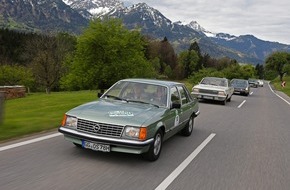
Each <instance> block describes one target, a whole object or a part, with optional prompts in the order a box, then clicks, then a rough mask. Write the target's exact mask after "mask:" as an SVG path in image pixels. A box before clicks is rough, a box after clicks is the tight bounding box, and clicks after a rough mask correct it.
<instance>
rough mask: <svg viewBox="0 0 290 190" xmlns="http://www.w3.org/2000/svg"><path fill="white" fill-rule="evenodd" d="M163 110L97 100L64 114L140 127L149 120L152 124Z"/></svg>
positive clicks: (150, 106) (149, 106)
mask: <svg viewBox="0 0 290 190" xmlns="http://www.w3.org/2000/svg"><path fill="white" fill-rule="evenodd" d="M165 110H166V109H165V108H162V107H160V108H158V107H156V106H154V105H150V104H142V103H133V102H125V101H118V100H105V99H99V101H94V102H90V103H86V104H83V105H81V106H78V107H76V108H74V109H72V110H70V111H68V112H67V113H66V114H67V115H71V116H75V117H77V118H80V119H85V120H90V121H95V122H100V123H110V124H115V125H133V126H141V125H142V124H144V123H145V122H146V121H147V120H149V119H151V120H152V122H154V120H156V118H159V117H158V116H159V115H162V114H163V113H164V111H165ZM154 118H155V119H154Z"/></svg>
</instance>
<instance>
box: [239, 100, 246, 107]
mask: <svg viewBox="0 0 290 190" xmlns="http://www.w3.org/2000/svg"><path fill="white" fill-rule="evenodd" d="M244 103H246V100H244V101H243V102H242V103H241V104H240V105H239V106H238V108H241V107H242V106H243V105H244Z"/></svg>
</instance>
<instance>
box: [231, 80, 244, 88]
mask: <svg viewBox="0 0 290 190" xmlns="http://www.w3.org/2000/svg"><path fill="white" fill-rule="evenodd" d="M231 85H232V86H233V87H246V86H247V81H246V80H232V81H231Z"/></svg>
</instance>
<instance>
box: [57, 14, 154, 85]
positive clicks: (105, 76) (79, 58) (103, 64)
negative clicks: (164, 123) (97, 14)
mask: <svg viewBox="0 0 290 190" xmlns="http://www.w3.org/2000/svg"><path fill="white" fill-rule="evenodd" d="M144 43H145V42H144V40H143V39H142V36H141V34H140V32H138V31H134V30H133V31H129V30H127V29H126V28H125V27H124V26H123V25H122V23H121V21H120V20H118V19H104V20H100V19H96V20H92V21H91V22H90V24H89V26H88V28H87V29H86V30H85V31H84V33H83V34H82V35H81V36H79V38H78V41H77V49H76V54H75V56H74V57H73V60H72V62H71V64H70V66H69V71H68V74H67V75H66V76H65V77H63V78H62V87H63V88H66V89H73V90H77V89H93V88H99V89H106V88H108V87H109V86H111V85H112V84H113V83H115V82H116V81H118V80H120V79H123V78H130V77H152V76H153V75H155V72H154V68H153V66H152V65H151V64H150V63H149V62H148V61H147V60H146V59H145V56H144V46H145V44H144Z"/></svg>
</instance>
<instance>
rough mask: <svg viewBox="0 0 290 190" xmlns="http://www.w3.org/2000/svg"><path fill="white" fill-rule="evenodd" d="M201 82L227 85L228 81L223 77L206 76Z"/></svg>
mask: <svg viewBox="0 0 290 190" xmlns="http://www.w3.org/2000/svg"><path fill="white" fill-rule="evenodd" d="M200 83H201V84H206V85H214V86H227V81H226V80H225V79H223V78H204V79H203V80H202V81H201V82H200Z"/></svg>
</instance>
